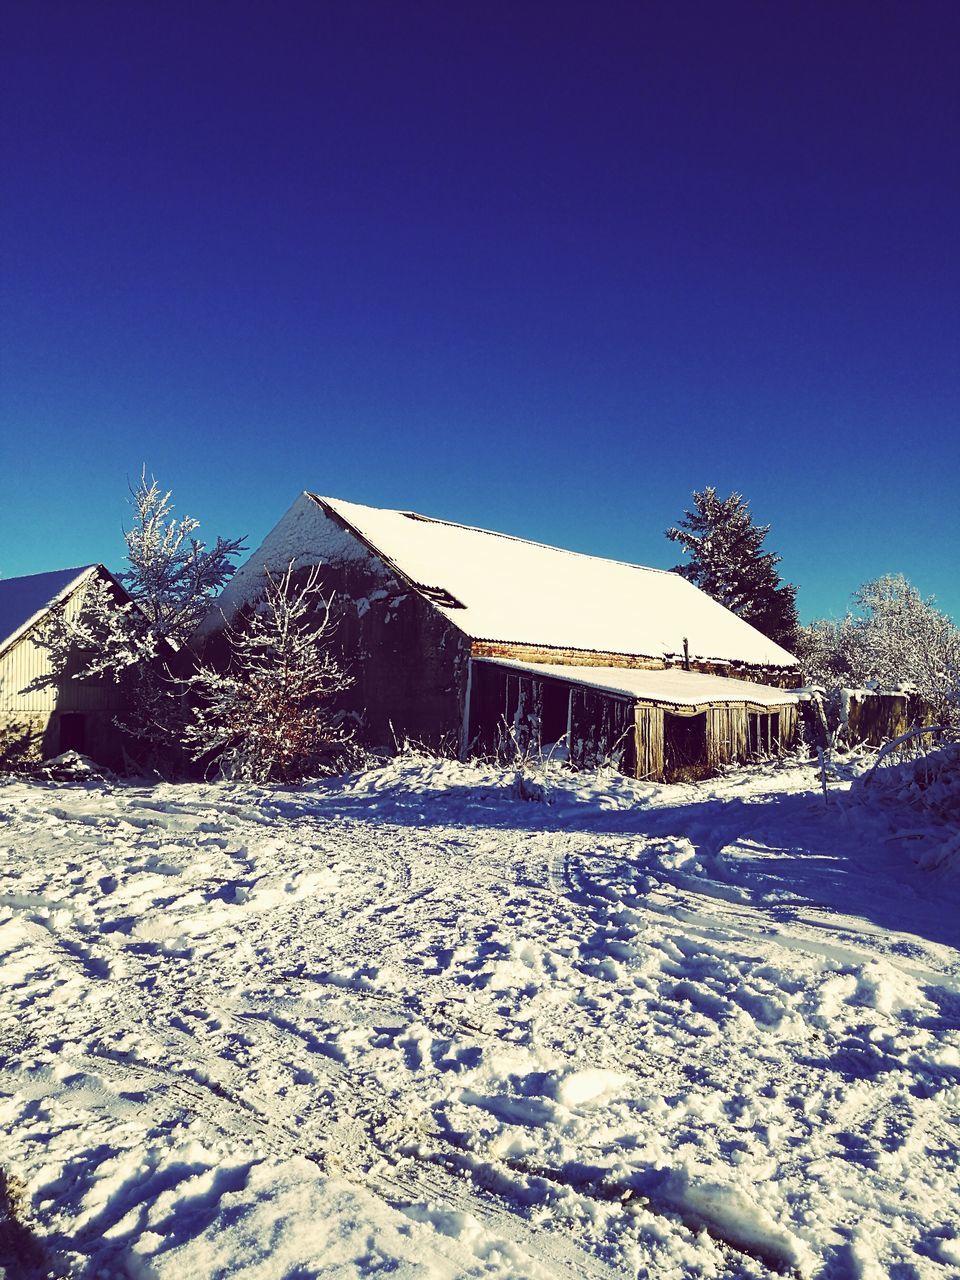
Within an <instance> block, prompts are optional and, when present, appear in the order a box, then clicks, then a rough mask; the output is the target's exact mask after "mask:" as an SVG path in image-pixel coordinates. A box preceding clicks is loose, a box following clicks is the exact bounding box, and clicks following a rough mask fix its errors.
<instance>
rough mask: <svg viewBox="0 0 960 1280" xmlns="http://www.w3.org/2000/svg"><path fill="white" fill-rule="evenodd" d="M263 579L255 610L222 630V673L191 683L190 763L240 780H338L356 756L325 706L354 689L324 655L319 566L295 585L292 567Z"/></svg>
mask: <svg viewBox="0 0 960 1280" xmlns="http://www.w3.org/2000/svg"><path fill="white" fill-rule="evenodd" d="M266 576H267V583H266V592H265V595H264V598H263V600H262V601H261V603H260V604H259V606H258V607H257V608H255V609H254V610H253V612H252V613H251V614H250V615H249V617H248V618H247V619H246V621H245V622H244V623H242V624H240V625H238V626H233V627H228V628H227V631H226V637H227V641H228V646H229V652H230V659H229V663H228V666H227V670H226V671H217V670H215V669H214V668H212V667H210V666H207V665H204V666H201V667H200V669H199V670H198V672H197V673H196V674H195V675H194V676H193V677H192V679H191V681H190V685H191V689H192V694H193V703H194V705H193V708H192V711H191V716H190V720H189V722H188V724H187V727H186V730H185V733H184V743H185V747H186V749H187V751H188V753H189V755H190V756H191V758H192V759H193V760H195V761H199V760H202V761H205V762H206V763H207V766H208V767H211V766H212V767H215V768H216V769H217V770H218V771H219V772H220V773H222V774H223V775H225V776H226V777H229V778H234V779H237V780H242V781H247V782H298V781H300V780H301V779H303V778H307V777H316V776H318V775H320V774H327V773H335V772H339V771H341V770H342V769H344V768H346V767H347V766H348V765H349V763H350V762H351V760H352V759H353V756H354V754H355V751H356V748H355V745H354V741H353V734H352V732H351V730H350V728H349V726H348V725H347V724H346V723H345V722H344V719H343V716H342V715H341V714H340V713H338V711H337V710H336V708H335V707H334V706H332V705H331V704H332V700H333V699H334V698H335V697H336V695H337V694H340V693H342V692H344V691H345V690H346V689H348V688H349V687H350V685H351V684H352V683H353V681H352V679H351V677H350V676H349V675H347V674H346V672H345V671H344V669H343V667H342V666H341V665H340V663H339V662H338V661H337V659H336V658H335V657H334V655H333V653H332V652H331V649H330V641H331V638H332V634H333V631H334V625H335V624H334V621H333V615H332V613H331V606H332V597H331V598H330V599H325V598H324V596H323V593H322V588H321V583H320V574H319V569H317V568H314V569H313V570H311V571H310V572H309V574H308V575H307V577H306V579H305V580H304V581H303V582H302V583H301V584H300V585H297V584H296V582H295V576H294V567H293V564H291V565H290V566H289V567H288V568H287V570H286V572H285V573H283V574H282V575H281V576H280V577H279V578H274V577H272V576H271V575H270V573H269V572H268V573H267V575H266Z"/></svg>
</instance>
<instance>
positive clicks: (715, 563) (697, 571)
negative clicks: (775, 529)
mask: <svg viewBox="0 0 960 1280" xmlns="http://www.w3.org/2000/svg"><path fill="white" fill-rule="evenodd" d="M693 502H694V508H693V510H692V511H686V512H684V518H683V519H682V520H681V521H680V523H679V525H678V526H677V527H674V528H671V529H668V530H667V531H666V534H667V537H668V538H669V539H670V540H671V541H672V542H677V543H679V544H680V546H681V548H682V550H683V551H684V552H685V553H686V554H687V555H688V556H689V560H688V561H687V562H685V563H683V564H679V565H677V566H676V567H675V568H674V573H679V574H681V575H682V576H683V577H684V578H686V579H687V580H688V581H689V582H692V583H694V584H695V585H696V586H698V587H700V589H701V590H702V591H705V592H706V593H707V595H710V596H712V597H713V598H714V600H719V601H720V603H721V604H723V605H726V607H727V608H728V609H731V610H732V611H733V612H734V613H736V614H738V615H739V616H740V617H741V618H743V619H744V620H745V621H746V622H749V623H750V624H751V625H752V626H754V627H756V628H757V630H758V631H762V632H763V634H764V635H766V636H769V637H770V639H771V640H775V641H776V642H777V644H781V645H783V646H784V647H785V648H786V649H790V648H792V647H793V645H794V643H795V642H796V636H797V626H798V618H797V606H796V596H797V589H796V587H794V586H791V585H790V584H789V583H785V582H783V581H782V579H781V578H780V575H779V573H778V572H777V565H778V564H779V563H780V560H781V557H780V556H778V555H776V554H775V553H774V552H772V551H764V549H763V543H764V539H765V538H766V536H767V534H768V533H769V532H770V526H769V525H760V524H754V523H753V518H752V516H751V515H750V509H749V504H748V503H747V502H746V501H745V499H744V498H743V497H742V495H741V494H739V493H731V494H730V496H729V497H728V498H720V497H718V496H717V491H716V489H714V488H712V487H710V486H708V487H707V488H705V489H703V490H701V491H699V492H697V491H694V494H693Z"/></svg>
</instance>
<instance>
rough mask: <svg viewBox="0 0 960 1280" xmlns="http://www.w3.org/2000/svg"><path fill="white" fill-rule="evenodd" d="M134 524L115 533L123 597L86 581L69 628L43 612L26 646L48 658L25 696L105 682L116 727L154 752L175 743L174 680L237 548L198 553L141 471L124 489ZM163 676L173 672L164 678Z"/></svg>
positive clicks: (55, 613) (178, 702) (178, 708)
mask: <svg viewBox="0 0 960 1280" xmlns="http://www.w3.org/2000/svg"><path fill="white" fill-rule="evenodd" d="M130 493H131V505H132V506H133V510H134V521H133V525H132V527H131V528H130V529H128V530H126V531H125V532H124V539H125V542H126V559H127V563H128V565H129V568H128V569H127V570H125V571H124V572H123V573H120V574H118V581H119V582H120V583H122V584H123V586H124V588H125V590H126V591H127V593H128V594H129V596H130V597H131V599H130V600H127V601H125V602H124V603H120V602H119V599H118V594H117V592H116V591H115V590H113V589H112V588H111V587H110V584H109V583H107V582H104V581H101V580H99V579H98V580H96V581H94V582H92V583H91V584H90V586H89V587H88V588H87V590H86V593H85V595H84V599H83V604H82V606H81V608H80V610H79V612H78V613H77V615H76V616H75V617H73V618H68V617H67V615H66V610H65V608H64V607H60V608H57V609H54V610H52V611H51V614H50V617H49V618H48V620H47V621H46V623H45V624H44V626H43V627H41V628H40V629H39V630H38V632H37V634H36V636H35V637H34V643H35V644H37V645H39V646H41V647H42V648H44V649H46V650H48V653H49V659H50V674H49V675H46V676H43V677H41V678H40V679H39V680H37V681H35V682H34V684H33V685H32V686H31V687H40V686H43V685H47V684H54V683H56V682H57V681H58V680H60V679H62V677H63V676H64V674H69V675H70V677H71V678H72V679H78V680H83V679H90V678H100V679H103V678H106V679H109V680H112V681H113V682H115V683H117V684H122V685H123V686H124V688H125V693H126V701H127V705H128V712H127V714H126V715H125V716H124V717H123V720H122V722H121V723H120V727H121V728H123V729H124V730H126V732H127V733H128V734H130V735H131V736H132V737H136V738H140V739H144V740H146V741H148V742H151V743H153V744H154V745H155V746H160V745H167V746H169V745H170V744H172V743H175V742H179V738H180V735H181V732H182V719H183V706H182V703H183V697H182V684H181V677H182V675H183V673H184V670H185V669H188V668H189V665H190V658H189V651H188V650H187V648H186V645H187V642H188V640H189V637H190V636H191V634H192V633H193V631H194V629H195V628H196V626H197V624H198V623H199V621H200V619H201V618H202V617H203V616H204V614H205V613H206V611H207V609H208V608H209V607H210V601H211V599H212V597H213V596H214V594H215V593H216V592H217V591H219V589H220V588H221V587H222V586H223V584H224V583H225V582H226V580H227V579H228V578H229V577H230V575H231V574H232V573H233V570H234V564H233V561H234V559H235V558H236V557H237V556H238V555H239V554H240V553H241V551H242V550H243V540H242V539H240V538H236V539H232V540H227V539H224V538H217V541H216V543H215V544H214V546H213V547H210V548H208V547H207V546H206V545H205V544H204V543H203V542H200V541H199V540H198V539H197V538H196V537H195V536H194V534H195V533H196V530H197V529H198V528H199V521H198V520H196V519H194V518H193V517H192V516H185V517H184V518H183V519H182V520H176V519H174V517H173V504H172V500H171V498H172V495H171V493H170V492H169V491H167V492H163V491H162V490H161V488H160V486H159V484H158V483H157V481H156V480H155V479H154V478H152V477H151V479H150V480H149V482H148V480H147V473H146V469H144V470H143V471H142V472H141V475H140V481H139V484H138V485H137V487H136V488H135V489H131V491H130ZM172 668H176V670H173V669H172Z"/></svg>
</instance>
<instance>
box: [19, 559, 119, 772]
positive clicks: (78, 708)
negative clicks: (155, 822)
mask: <svg viewBox="0 0 960 1280" xmlns="http://www.w3.org/2000/svg"><path fill="white" fill-rule="evenodd" d="M96 578H102V579H104V580H106V581H108V582H109V583H110V584H111V588H112V589H113V590H114V591H115V592H116V595H117V599H118V600H120V601H126V600H128V599H129V597H128V596H127V593H126V592H125V591H124V589H123V587H122V586H120V584H119V583H118V582H117V581H116V580H115V579H114V578H113V576H112V575H111V574H110V573H109V572H108V571H107V570H106V569H105V568H104V567H103V565H100V564H88V565H83V566H82V567H80V568H78V569H57V570H54V571H53V572H52V573H35V574H31V575H29V576H28V577H24V578H5V579H2V580H0V762H3V763H8V764H13V763H17V762H22V761H31V760H43V759H48V758H49V757H51V756H56V755H60V754H61V753H62V752H64V751H70V750H72V751H79V752H82V753H83V754H85V755H89V756H91V757H92V758H93V759H95V760H97V761H98V762H99V763H100V764H104V765H110V766H115V765H119V764H120V761H121V756H122V746H121V735H120V732H119V730H118V729H117V728H116V727H115V725H114V723H113V721H114V717H115V716H116V715H117V713H118V711H120V710H121V709H122V702H121V694H120V691H119V689H118V687H117V685H115V684H113V683H112V682H111V681H109V680H105V679H97V680H77V679H73V678H72V677H71V672H70V670H69V669H68V670H67V671H66V672H65V673H64V674H63V676H62V677H61V678H60V679H59V680H58V681H57V682H56V683H55V684H51V685H47V686H46V687H45V688H42V689H35V690H32V691H31V690H29V688H28V686H29V685H30V684H31V683H32V682H33V681H34V680H36V679H37V678H39V677H42V676H46V675H49V674H50V671H51V667H50V661H49V655H48V653H47V651H46V650H45V649H42V648H40V647H39V646H38V645H36V644H34V643H33V640H34V637H35V635H36V633H37V630H38V629H39V628H40V627H41V626H42V625H43V623H44V621H45V620H46V618H47V617H48V616H49V614H50V611H51V609H53V608H55V607H58V606H60V605H63V606H64V608H65V610H66V614H67V617H75V616H76V615H77V613H78V612H79V611H80V608H81V605H82V603H83V597H84V593H85V591H86V589H87V587H88V586H89V584H90V583H91V582H92V581H93V580H94V579H96Z"/></svg>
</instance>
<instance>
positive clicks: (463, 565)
mask: <svg viewBox="0 0 960 1280" xmlns="http://www.w3.org/2000/svg"><path fill="white" fill-rule="evenodd" d="M321 503H322V504H325V505H326V507H327V508H329V510H331V511H332V512H334V513H335V514H336V515H337V516H339V517H340V518H341V520H343V521H346V523H347V524H348V525H349V526H350V527H351V528H352V529H355V530H356V531H357V532H358V533H359V534H361V535H362V537H363V538H365V539H366V540H367V542H369V543H370V544H371V545H372V546H373V547H375V548H376V550H377V552H378V553H380V554H381V555H382V557H383V559H384V561H385V562H386V564H387V565H388V566H391V567H393V568H395V569H397V570H398V571H399V573H400V574H401V575H403V576H404V577H406V578H407V579H409V580H411V581H412V582H414V583H416V584H418V585H419V586H421V587H430V588H439V589H441V590H443V591H446V592H449V593H450V594H451V595H452V596H453V597H454V598H455V599H456V600H457V601H458V602H459V604H460V605H462V606H463V607H462V608H454V607H449V606H448V605H444V604H437V605H436V607H437V608H438V609H440V611H441V613H443V614H444V615H445V616H446V617H447V618H448V619H449V620H450V621H451V622H452V623H453V624H454V625H455V626H457V627H459V628H460V630H461V631H463V632H464V633H465V634H466V635H468V636H469V637H470V638H471V639H474V640H490V641H502V642H505V643H515V644H531V645H543V646H547V647H552V648H561V649H586V650H591V651H596V652H606V653H623V654H634V655H638V656H646V657H662V656H663V655H665V654H675V655H676V654H682V653H683V642H684V639H685V638H686V640H687V641H688V645H689V652H690V655H691V657H696V658H701V659H704V660H707V659H714V660H717V661H720V662H743V663H748V664H753V665H758V666H786V667H793V666H796V659H795V658H794V657H793V656H792V654H789V653H788V652H787V651H786V650H785V649H783V648H781V647H780V645H777V644H774V642H773V641H772V640H768V639H767V637H766V636H764V635H761V633H760V632H759V631H757V630H756V628H754V627H752V626H750V624H749V623H747V622H744V621H743V619H742V618H738V617H737V616H736V614H734V613H731V612H730V610H729V609H725V608H724V607H723V605H721V604H718V603H717V602H716V601H715V600H712V599H711V598H710V597H709V596H708V595H706V594H705V593H704V592H702V591H700V590H699V589H698V588H697V587H695V586H693V584H692V583H689V582H687V581H686V579H684V578H681V577H680V575H679V574H676V573H668V572H665V571H664V570H662V569H647V568H644V567H642V566H640V565H634V564H626V563H623V562H621V561H616V560H604V559H601V558H599V557H597V556H587V555H581V554H580V553H578V552H574V551H564V550H562V549H560V548H558V547H550V546H546V545H544V544H543V543H539V542H528V541H525V540H524V539H522V538H514V537H510V536H508V535H506V534H501V533H492V532H489V531H488V530H485V529H475V528H471V527H469V526H467V525H460V524H452V523H450V522H447V521H443V520H433V519H427V518H424V517H417V516H414V515H413V514H412V513H409V512H402V511H387V510H382V509H380V508H377V507H367V506H361V505H360V504H359V503H355V502H345V501H343V500H342V499H339V498H316V497H314V496H313V495H310V494H302V495H301V496H300V497H299V498H298V499H297V501H296V502H295V503H294V504H293V506H292V507H291V508H290V510H289V511H288V512H287V514H286V515H285V516H284V517H283V519H282V520H281V521H280V523H279V524H278V525H277V527H276V528H275V529H274V530H273V531H272V532H271V533H270V534H269V535H268V537H267V539H266V540H265V541H264V543H263V545H262V546H261V547H260V548H259V549H258V550H257V551H256V552H255V553H254V555H253V556H252V557H251V559H250V560H249V561H248V562H247V564H246V565H244V566H243V567H242V568H241V569H240V570H239V571H238V572H237V574H236V575H235V576H234V578H233V580H232V581H231V582H230V583H229V584H228V585H227V588H226V589H225V591H224V593H223V595H222V597H221V599H220V601H218V606H219V608H220V609H222V610H223V612H224V614H225V615H226V616H227V617H228V618H229V617H230V616H231V613H232V611H233V610H235V609H236V608H237V607H238V605H239V604H242V603H244V601H245V600H246V599H248V598H249V597H250V593H251V591H253V592H259V591H262V583H263V566H264V564H269V565H270V566H271V567H273V568H286V566H287V564H288V563H289V562H290V560H291V559H297V560H298V561H299V563H303V564H315V563H327V562H329V563H337V562H338V560H339V559H342V558H344V557H347V556H349V557H351V558H357V557H359V556H363V555H368V554H369V553H368V551H367V549H366V548H365V547H364V546H363V544H362V543H357V542H356V541H355V540H353V539H350V541H352V542H353V544H354V545H353V548H352V550H350V549H349V548H348V544H347V541H346V540H345V538H346V535H345V534H344V531H343V530H342V528H341V526H339V525H338V524H337V523H336V521H334V520H331V519H329V517H327V516H326V514H325V512H324V510H323V507H322V506H321V505H320V504H321ZM311 508H312V510H311ZM218 616H219V615H218V614H215V615H213V616H212V618H211V620H209V621H208V623H207V624H205V626H206V629H208V630H209V629H210V628H211V627H212V626H215V625H216V622H217V618H218Z"/></svg>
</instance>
